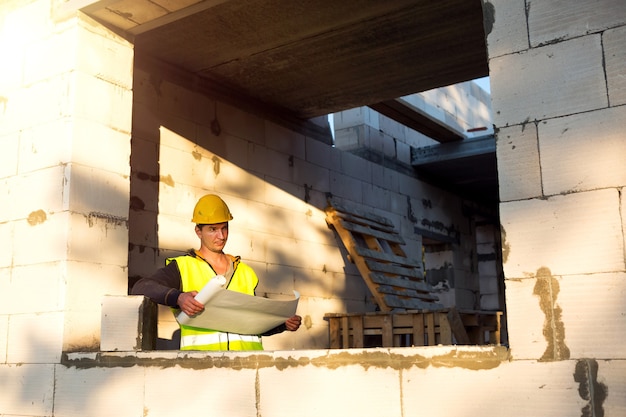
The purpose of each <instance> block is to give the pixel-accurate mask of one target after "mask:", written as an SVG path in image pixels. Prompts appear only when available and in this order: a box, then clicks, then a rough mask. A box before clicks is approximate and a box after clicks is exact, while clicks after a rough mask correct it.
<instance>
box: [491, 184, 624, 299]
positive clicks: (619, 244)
mask: <svg viewBox="0 0 626 417" xmlns="http://www.w3.org/2000/svg"><path fill="white" fill-rule="evenodd" d="M619 204H620V196H619V193H618V191H617V190H616V189H604V190H598V191H589V192H584V193H575V194H568V195H563V196H554V197H550V198H547V199H534V200H525V201H518V202H511V203H503V204H501V205H500V217H501V224H502V229H503V230H502V233H503V242H502V246H503V267H504V273H505V276H506V278H523V277H527V276H533V275H534V274H536V272H537V271H538V270H539V269H540V268H549V269H550V270H551V271H552V273H553V274H555V275H573V274H584V273H597V272H610V271H620V270H623V269H624V239H623V236H622V221H621V218H620V207H619ZM507 291H508V289H507Z"/></svg>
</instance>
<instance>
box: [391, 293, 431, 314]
mask: <svg viewBox="0 0 626 417" xmlns="http://www.w3.org/2000/svg"><path fill="white" fill-rule="evenodd" d="M383 299H384V300H385V304H386V305H388V306H389V307H393V308H402V309H405V310H440V309H441V308H443V305H441V304H439V303H430V302H427V301H422V300H420V299H417V298H408V299H403V298H400V297H396V296H394V295H391V294H383Z"/></svg>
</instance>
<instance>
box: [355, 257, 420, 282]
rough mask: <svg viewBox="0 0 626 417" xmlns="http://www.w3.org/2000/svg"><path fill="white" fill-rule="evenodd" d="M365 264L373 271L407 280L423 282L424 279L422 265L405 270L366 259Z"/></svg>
mask: <svg viewBox="0 0 626 417" xmlns="http://www.w3.org/2000/svg"><path fill="white" fill-rule="evenodd" d="M365 264H366V265H367V267H368V268H369V269H370V270H372V271H376V272H384V273H387V274H394V275H399V276H403V277H407V278H417V279H421V280H423V279H424V273H423V272H422V270H421V265H419V266H413V267H411V268H405V267H402V266H398V265H394V264H389V263H384V262H377V261H374V260H371V259H366V260H365Z"/></svg>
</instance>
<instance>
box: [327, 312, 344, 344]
mask: <svg viewBox="0 0 626 417" xmlns="http://www.w3.org/2000/svg"><path fill="white" fill-rule="evenodd" d="M339 321H340V319H339V318H336V317H329V318H328V331H329V334H330V348H331V349H340V348H341V339H340V334H339V333H340V326H339Z"/></svg>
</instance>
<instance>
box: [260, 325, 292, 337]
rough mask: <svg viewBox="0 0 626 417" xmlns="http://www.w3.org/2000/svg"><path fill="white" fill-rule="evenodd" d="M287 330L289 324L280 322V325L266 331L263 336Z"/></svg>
mask: <svg viewBox="0 0 626 417" xmlns="http://www.w3.org/2000/svg"><path fill="white" fill-rule="evenodd" d="M285 330H287V325H286V324H285V323H283V324H279V325H278V326H276V327H274V328H273V329H270V330H268V331H266V332H265V333H263V334H262V335H261V336H271V335H273V334H278V333H282V332H284V331H285Z"/></svg>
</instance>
